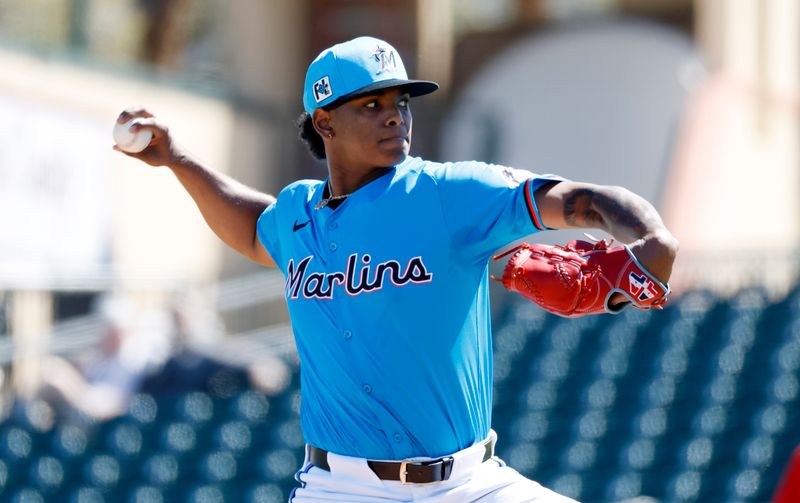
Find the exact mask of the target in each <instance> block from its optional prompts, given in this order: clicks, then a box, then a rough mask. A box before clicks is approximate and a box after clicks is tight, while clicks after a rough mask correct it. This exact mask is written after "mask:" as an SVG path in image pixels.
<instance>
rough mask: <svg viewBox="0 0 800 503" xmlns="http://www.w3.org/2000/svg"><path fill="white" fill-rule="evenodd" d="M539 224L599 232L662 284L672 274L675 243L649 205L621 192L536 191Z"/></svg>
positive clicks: (574, 187) (558, 187)
mask: <svg viewBox="0 0 800 503" xmlns="http://www.w3.org/2000/svg"><path fill="white" fill-rule="evenodd" d="M535 196H536V204H537V206H538V207H539V210H540V212H541V216H542V220H543V221H544V224H545V225H546V226H548V227H551V228H554V229H569V228H596V229H602V230H604V231H606V232H608V233H609V234H611V235H612V236H614V238H615V239H617V240H618V241H622V242H623V243H628V244H630V245H631V249H632V250H633V251H634V252H635V255H636V257H637V258H638V259H639V260H640V261H641V262H642V263H644V264H645V265H646V266H647V267H648V269H650V271H651V272H652V273H653V274H655V275H656V276H657V277H658V278H659V279H661V280H662V281H665V282H666V281H667V279H668V278H669V277H670V275H671V274H672V264H673V262H674V261H675V257H676V255H677V252H678V241H677V240H676V239H675V237H674V236H672V234H671V233H670V232H669V230H668V229H667V228H666V226H665V225H664V222H663V221H662V220H661V216H660V215H659V214H658V212H657V211H656V209H655V208H654V207H653V205H652V204H650V203H649V202H647V201H646V200H645V199H644V198H642V197H640V196H638V195H636V194H634V193H633V192H631V191H629V190H627V189H625V188H623V187H615V186H609V185H593V184H588V183H576V182H559V183H554V184H550V185H547V186H543V187H542V188H541V189H539V190H537V192H536V194H535Z"/></svg>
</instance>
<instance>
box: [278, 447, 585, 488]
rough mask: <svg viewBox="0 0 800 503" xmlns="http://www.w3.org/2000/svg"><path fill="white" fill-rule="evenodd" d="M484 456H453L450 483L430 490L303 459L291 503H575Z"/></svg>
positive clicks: (341, 464) (360, 468)
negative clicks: (485, 459) (387, 502)
mask: <svg viewBox="0 0 800 503" xmlns="http://www.w3.org/2000/svg"><path fill="white" fill-rule="evenodd" d="M492 434H493V435H494V434H495V433H494V432H492ZM484 452H485V451H484V446H483V444H482V443H478V444H476V445H474V446H472V447H468V448H466V449H464V450H462V451H458V452H456V453H455V454H453V455H452V456H453V460H454V462H453V471H452V473H451V474H450V478H449V479H448V480H444V481H441V482H432V483H429V484H403V483H401V482H399V481H392V480H381V479H379V478H378V476H377V475H375V473H374V472H373V471H372V470H371V469H370V468H369V466H368V465H367V460H366V459H364V458H353V457H348V456H340V455H338V454H333V453H328V464H329V465H330V468H331V471H330V472H328V471H326V470H323V469H321V468H318V467H316V466H314V465H312V464H311V463H310V462H309V460H308V455H306V461H305V463H304V465H303V468H302V469H301V470H300V471H299V472H297V477H296V478H297V480H298V481H299V482H300V487H298V488H297V489H296V490H295V492H294V493H293V494H292V496H291V497H290V498H289V502H290V503H317V502H332V501H346V502H348V503H378V502H386V501H398V502H399V501H403V502H423V503H470V502H480V503H489V502H498V503H531V502H535V503H575V501H574V500H572V499H570V498H567V497H565V496H561V495H560V494H557V493H554V492H553V491H551V490H549V489H546V488H544V487H542V486H541V485H540V484H538V483H537V482H534V481H532V480H528V479H526V478H525V477H523V476H522V475H520V474H519V473H518V472H517V471H516V470H514V469H512V468H509V467H508V466H506V464H505V463H504V462H503V461H502V460H501V459H500V458H498V457H496V456H495V457H493V458H491V459H489V460H487V461H486V462H482V460H483V456H484ZM421 460H425V459H421Z"/></svg>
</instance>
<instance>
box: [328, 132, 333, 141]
mask: <svg viewBox="0 0 800 503" xmlns="http://www.w3.org/2000/svg"><path fill="white" fill-rule="evenodd" d="M328 139H329V140H332V139H333V131H331V132H330V133H328Z"/></svg>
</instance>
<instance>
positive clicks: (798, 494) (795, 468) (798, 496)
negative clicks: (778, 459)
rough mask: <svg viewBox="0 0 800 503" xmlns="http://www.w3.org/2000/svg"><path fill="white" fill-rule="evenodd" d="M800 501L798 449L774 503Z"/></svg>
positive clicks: (777, 491)
mask: <svg viewBox="0 0 800 503" xmlns="http://www.w3.org/2000/svg"><path fill="white" fill-rule="evenodd" d="M798 501H800V447H797V448H796V449H795V451H794V454H793V455H792V459H791V460H790V461H789V464H788V465H787V466H786V471H784V472H783V478H782V479H781V482H780V484H778V489H777V490H776V491H775V495H774V496H773V497H772V503H797V502H798Z"/></svg>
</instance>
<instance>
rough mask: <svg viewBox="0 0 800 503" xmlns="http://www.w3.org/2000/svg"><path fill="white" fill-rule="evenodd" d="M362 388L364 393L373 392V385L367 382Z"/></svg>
mask: <svg viewBox="0 0 800 503" xmlns="http://www.w3.org/2000/svg"><path fill="white" fill-rule="evenodd" d="M361 388H362V389H363V390H364V393H366V394H370V393H372V386H370V385H369V384H365V385H363V386H361Z"/></svg>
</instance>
